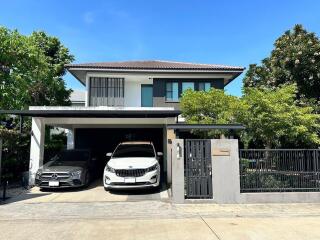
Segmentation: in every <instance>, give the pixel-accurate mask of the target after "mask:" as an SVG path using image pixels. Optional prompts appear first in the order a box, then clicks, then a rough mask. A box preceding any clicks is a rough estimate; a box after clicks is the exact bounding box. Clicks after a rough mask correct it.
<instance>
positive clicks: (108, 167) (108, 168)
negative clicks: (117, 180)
mask: <svg viewBox="0 0 320 240" xmlns="http://www.w3.org/2000/svg"><path fill="white" fill-rule="evenodd" d="M105 171H106V172H111V173H114V172H115V171H114V169H113V168H112V167H110V166H109V165H108V164H107V165H106V168H105Z"/></svg>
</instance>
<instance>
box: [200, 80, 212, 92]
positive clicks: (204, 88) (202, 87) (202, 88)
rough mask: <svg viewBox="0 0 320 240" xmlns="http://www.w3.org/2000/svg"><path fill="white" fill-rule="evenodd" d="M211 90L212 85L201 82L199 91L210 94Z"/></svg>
mask: <svg viewBox="0 0 320 240" xmlns="http://www.w3.org/2000/svg"><path fill="white" fill-rule="evenodd" d="M210 88H211V83H209V82H200V83H199V91H206V92H208V91H209V90H210Z"/></svg>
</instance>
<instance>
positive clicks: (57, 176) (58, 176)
mask: <svg viewBox="0 0 320 240" xmlns="http://www.w3.org/2000/svg"><path fill="white" fill-rule="evenodd" d="M69 177H70V174H69V173H56V172H51V173H42V174H41V180H43V181H49V180H65V179H68V178H69Z"/></svg>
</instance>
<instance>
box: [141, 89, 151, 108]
mask: <svg viewBox="0 0 320 240" xmlns="http://www.w3.org/2000/svg"><path fill="white" fill-rule="evenodd" d="M141 107H153V86H152V85H151V84H142V85H141Z"/></svg>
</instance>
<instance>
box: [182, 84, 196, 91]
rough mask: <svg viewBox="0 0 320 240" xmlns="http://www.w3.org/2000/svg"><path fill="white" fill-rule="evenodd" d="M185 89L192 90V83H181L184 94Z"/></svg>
mask: <svg viewBox="0 0 320 240" xmlns="http://www.w3.org/2000/svg"><path fill="white" fill-rule="evenodd" d="M187 89H191V90H194V82H183V83H182V92H184V91H185V90H187Z"/></svg>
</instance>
